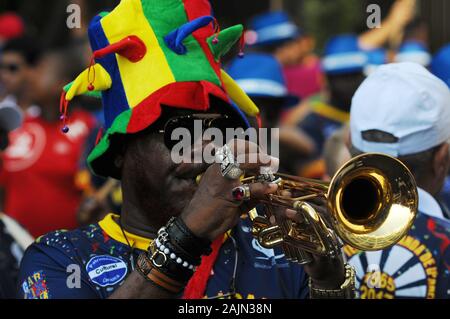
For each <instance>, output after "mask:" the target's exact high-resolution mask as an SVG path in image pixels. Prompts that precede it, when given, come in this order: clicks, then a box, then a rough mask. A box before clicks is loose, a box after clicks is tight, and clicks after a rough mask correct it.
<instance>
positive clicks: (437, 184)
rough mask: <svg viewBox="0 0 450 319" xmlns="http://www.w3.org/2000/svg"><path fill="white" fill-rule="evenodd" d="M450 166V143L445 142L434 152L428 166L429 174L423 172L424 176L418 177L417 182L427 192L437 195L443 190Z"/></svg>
mask: <svg viewBox="0 0 450 319" xmlns="http://www.w3.org/2000/svg"><path fill="white" fill-rule="evenodd" d="M449 168H450V158H449V144H448V143H443V144H442V145H441V146H439V148H438V149H437V150H436V153H435V154H434V157H433V159H432V161H431V163H430V165H429V167H428V174H422V175H423V176H420V177H419V178H417V180H416V181H417V184H418V185H419V187H420V188H422V189H424V190H425V191H426V192H428V193H430V194H431V195H433V196H436V195H438V194H439V192H440V191H441V190H442V186H443V185H444V180H445V177H446V176H447V173H448V170H449Z"/></svg>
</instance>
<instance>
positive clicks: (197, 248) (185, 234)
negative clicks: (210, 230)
mask: <svg viewBox="0 0 450 319" xmlns="http://www.w3.org/2000/svg"><path fill="white" fill-rule="evenodd" d="M166 229H167V233H168V234H169V237H170V240H171V241H172V242H173V243H174V244H175V245H177V246H179V247H181V248H182V249H183V250H184V251H186V252H188V253H189V254H190V255H192V256H193V257H194V258H196V257H199V256H202V255H209V254H211V252H212V249H211V241H209V240H207V239H203V238H199V237H197V236H195V235H194V234H193V233H192V232H191V231H190V229H189V228H188V227H187V226H186V224H185V223H184V222H183V220H182V219H181V218H179V217H177V218H172V219H171V220H170V221H169V223H168V224H167V227H166Z"/></svg>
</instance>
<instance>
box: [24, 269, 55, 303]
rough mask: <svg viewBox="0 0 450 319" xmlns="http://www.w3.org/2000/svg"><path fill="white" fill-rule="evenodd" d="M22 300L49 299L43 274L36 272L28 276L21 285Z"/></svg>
mask: <svg viewBox="0 0 450 319" xmlns="http://www.w3.org/2000/svg"><path fill="white" fill-rule="evenodd" d="M22 290H23V292H24V299H49V298H50V296H49V292H48V288H47V281H46V280H45V274H44V272H43V271H42V270H41V271H38V272H35V273H34V274H33V275H31V276H29V277H28V278H27V279H25V280H24V281H23V283H22Z"/></svg>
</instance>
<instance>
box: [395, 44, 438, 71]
mask: <svg viewBox="0 0 450 319" xmlns="http://www.w3.org/2000/svg"><path fill="white" fill-rule="evenodd" d="M394 61H395V62H413V63H417V64H420V65H422V66H425V67H428V66H429V65H430V62H431V54H430V52H428V50H427V48H426V47H425V46H424V45H423V44H422V43H420V42H417V41H407V42H405V43H403V44H402V46H401V47H400V49H399V50H398V53H397V55H396V56H395V59H394Z"/></svg>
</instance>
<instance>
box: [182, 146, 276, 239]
mask: <svg viewBox="0 0 450 319" xmlns="http://www.w3.org/2000/svg"><path fill="white" fill-rule="evenodd" d="M229 145H230V144H229ZM231 149H232V150H234V152H233V154H234V155H235V157H236V158H237V161H238V162H239V164H240V168H241V169H242V170H244V171H245V172H246V173H247V174H256V175H258V174H260V168H261V167H268V166H272V167H273V166H277V165H278V160H277V159H275V158H272V157H270V156H269V155H267V154H265V153H263V152H261V151H259V149H258V147H257V146H256V145H255V144H253V143H251V142H247V141H243V140H241V141H237V140H235V141H234V143H232V147H231ZM252 158H253V159H257V161H256V163H252V161H250V160H251V159H252ZM253 162H254V161H253ZM240 185H242V183H241V182H240V181H239V180H238V179H236V180H231V179H228V178H226V177H223V176H222V174H221V171H220V165H219V164H213V165H211V166H210V167H209V168H208V169H207V170H206V172H205V174H204V175H203V176H202V179H201V181H200V184H199V187H198V190H197V191H196V193H195V194H194V197H193V198H192V200H191V201H190V203H189V205H188V206H187V207H186V208H185V210H184V211H183V213H182V214H181V218H182V219H183V220H184V222H185V224H186V226H187V227H188V228H189V229H190V230H191V231H192V232H193V233H194V234H195V235H197V236H198V237H200V238H207V239H209V240H211V241H212V240H214V239H216V238H217V237H218V236H219V235H221V234H224V233H225V232H226V231H228V230H229V229H231V228H233V227H234V226H235V225H236V224H237V222H238V221H239V218H240V216H241V215H242V214H243V213H247V212H248V211H250V210H251V209H252V208H253V207H255V206H256V204H257V202H258V201H257V200H258V199H262V198H264V196H266V195H267V194H271V193H274V192H276V190H277V188H278V186H277V185H276V184H270V183H252V184H251V185H249V186H250V194H251V200H250V201H247V202H244V203H242V202H236V201H235V200H233V198H232V195H231V193H232V190H233V189H234V188H235V187H238V186H240Z"/></svg>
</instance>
